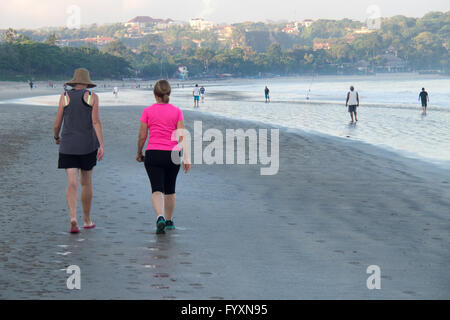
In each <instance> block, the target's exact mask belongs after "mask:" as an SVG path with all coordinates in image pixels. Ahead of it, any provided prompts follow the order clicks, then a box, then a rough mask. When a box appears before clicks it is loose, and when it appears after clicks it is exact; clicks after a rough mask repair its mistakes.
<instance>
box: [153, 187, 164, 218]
mask: <svg viewBox="0 0 450 320" xmlns="http://www.w3.org/2000/svg"><path fill="white" fill-rule="evenodd" d="M163 199H164V198H163V194H162V192H159V191H157V192H154V193H153V194H152V202H153V207H154V208H155V212H156V217H164V200H163Z"/></svg>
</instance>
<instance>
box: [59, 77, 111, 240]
mask: <svg viewBox="0 0 450 320" xmlns="http://www.w3.org/2000/svg"><path fill="white" fill-rule="evenodd" d="M66 84H67V85H69V86H71V87H72V90H70V91H65V92H64V93H63V94H62V95H61V97H60V99H59V108H58V113H57V115H56V121H55V126H54V134H55V137H54V138H55V143H56V144H57V145H59V160H58V168H59V169H65V170H66V175H67V181H68V187H67V193H66V197H67V205H68V207H69V212H70V223H71V228H70V233H74V234H77V233H80V228H79V227H78V222H77V202H78V180H79V175H80V176H81V178H80V183H81V202H82V205H83V211H84V229H93V228H95V224H94V223H93V222H92V220H91V203H92V170H93V168H94V167H95V166H96V164H97V160H98V161H101V160H102V158H103V154H104V144H103V134H102V125H101V122H100V118H99V111H98V108H99V99H98V96H97V95H96V94H95V93H92V92H91V91H89V90H87V89H88V88H94V87H96V85H95V84H94V83H93V82H91V79H90V76H89V71H88V70H86V69H77V70H75V73H74V76H73V79H72V80H71V81H69V82H67V83H66ZM63 123H64V125H63V128H62V132H61V136H60V135H59V134H60V131H61V125H62V124H63Z"/></svg>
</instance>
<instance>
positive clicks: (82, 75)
mask: <svg viewBox="0 0 450 320" xmlns="http://www.w3.org/2000/svg"><path fill="white" fill-rule="evenodd" d="M66 84H67V85H68V86H71V87H74V86H75V85H77V84H85V85H87V87H88V88H94V87H96V86H97V85H96V84H95V83H93V82H92V81H91V77H90V76H89V70H87V69H84V68H80V69H76V70H75V72H74V74H73V79H72V80H70V81H69V82H66Z"/></svg>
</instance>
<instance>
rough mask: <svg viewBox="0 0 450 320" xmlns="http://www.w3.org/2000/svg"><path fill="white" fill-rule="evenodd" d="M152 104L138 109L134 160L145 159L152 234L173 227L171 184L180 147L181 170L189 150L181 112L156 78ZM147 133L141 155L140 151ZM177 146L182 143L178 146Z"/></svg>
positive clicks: (178, 164)
mask: <svg viewBox="0 0 450 320" xmlns="http://www.w3.org/2000/svg"><path fill="white" fill-rule="evenodd" d="M153 93H154V95H155V100H156V103H155V104H154V105H152V106H150V107H148V108H146V109H144V111H143V112H142V116H141V128H140V131H139V138H138V152H137V156H136V160H137V161H138V162H145V168H146V170H147V174H148V177H149V178H150V183H151V186H152V193H153V194H152V201H153V207H154V208H155V211H156V215H157V221H156V233H157V234H164V233H165V232H166V230H173V229H175V225H174V223H173V212H174V209H175V202H176V196H175V186H176V180H177V176H178V173H179V171H180V167H181V150H182V149H183V150H184V161H183V169H184V171H185V172H186V173H188V172H189V170H190V169H191V165H190V159H189V156H190V152H189V150H186V147H185V146H186V143H185V142H186V141H185V139H184V118H183V112H182V111H181V110H180V109H179V108H177V107H175V106H173V105H171V104H169V100H170V93H171V87H170V84H169V82H168V81H166V80H159V81H158V82H157V83H156V84H155V87H154V89H153ZM148 136H149V140H148V144H147V151H146V153H145V157H144V155H143V153H142V149H143V148H144V145H145V142H146V141H147V137H148ZM180 145H181V146H182V147H181V148H180Z"/></svg>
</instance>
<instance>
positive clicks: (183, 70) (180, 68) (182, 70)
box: [176, 65, 189, 80]
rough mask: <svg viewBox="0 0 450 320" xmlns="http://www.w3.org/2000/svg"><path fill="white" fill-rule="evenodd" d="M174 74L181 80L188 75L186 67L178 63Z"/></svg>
mask: <svg viewBox="0 0 450 320" xmlns="http://www.w3.org/2000/svg"><path fill="white" fill-rule="evenodd" d="M176 76H177V78H178V79H181V80H186V79H188V77H189V71H188V68H187V67H186V66H183V65H179V66H178V70H177V72H176Z"/></svg>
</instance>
